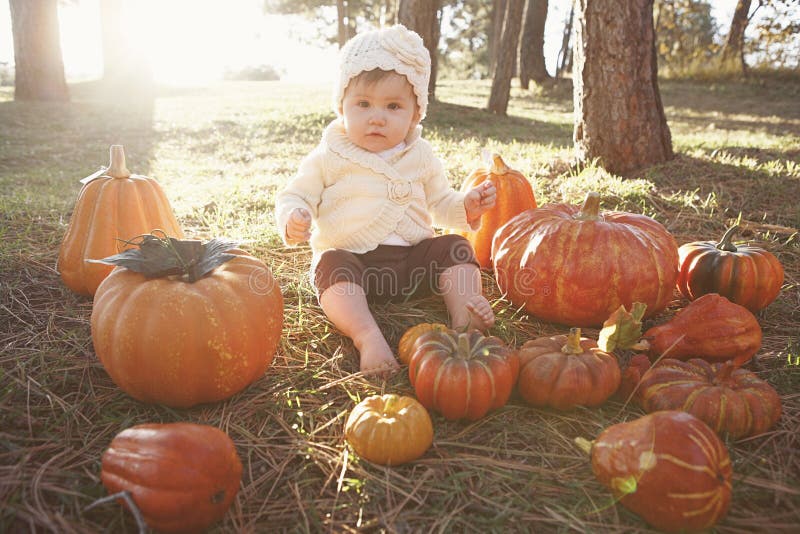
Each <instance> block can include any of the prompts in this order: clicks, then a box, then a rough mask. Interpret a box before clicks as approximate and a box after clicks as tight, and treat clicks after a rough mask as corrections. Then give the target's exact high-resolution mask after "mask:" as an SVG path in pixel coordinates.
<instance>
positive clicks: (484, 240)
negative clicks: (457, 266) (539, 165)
mask: <svg viewBox="0 0 800 534" xmlns="http://www.w3.org/2000/svg"><path fill="white" fill-rule="evenodd" d="M487 180H488V181H490V182H492V183H493V184H494V186H495V188H496V189H497V202H496V203H495V206H494V207H493V208H492V209H490V210H489V211H487V212H486V213H484V214H483V216H482V217H481V227H480V228H479V229H478V230H477V231H475V232H459V233H460V234H461V235H462V236H464V237H466V238H467V240H468V241H469V242H470V244H471V245H472V248H473V249H475V257H476V258H477V260H478V263H480V265H481V268H483V269H491V268H492V238H493V237H494V233H495V232H496V231H497V229H498V228H500V227H501V226H503V225H504V224H505V223H507V222H508V221H509V220H511V218H512V217H514V216H515V215H517V214H518V213H522V212H523V211H525V210H529V209H533V208H535V207H536V198H535V197H534V195H533V188H532V187H531V183H530V182H529V181H528V179H527V178H526V177H525V175H524V174H522V173H521V172H519V171H516V170H514V169H512V168H510V167H509V166H508V165H506V163H505V161H503V158H502V157H500V155H499V154H492V162H491V165H489V166H488V167H479V168H477V169H475V170H474V171H473V172H472V174H471V175H470V176H469V177H468V178H467V179H466V180H465V181H464V184H463V185H462V187H461V190H462V191H465V192H466V191H469V190H470V189H473V188H474V187H476V186H478V185H480V184H482V183H483V182H485V181H487Z"/></svg>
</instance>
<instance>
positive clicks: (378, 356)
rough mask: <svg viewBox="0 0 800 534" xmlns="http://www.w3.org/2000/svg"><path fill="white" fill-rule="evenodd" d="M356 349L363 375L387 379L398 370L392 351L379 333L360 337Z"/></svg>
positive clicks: (398, 366)
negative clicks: (379, 376)
mask: <svg viewBox="0 0 800 534" xmlns="http://www.w3.org/2000/svg"><path fill="white" fill-rule="evenodd" d="M356 348H357V349H358V352H359V354H360V358H361V372H362V373H364V374H365V375H382V376H383V377H388V375H390V374H392V373H394V372H395V371H397V370H398V369H400V365H399V364H398V363H397V359H395V357H394V354H392V349H391V348H390V347H389V344H388V343H387V342H386V339H385V338H384V337H383V334H381V333H380V332H376V333H373V334H368V335H366V336H364V337H362V338H361V339H359V342H358V343H357V345H356Z"/></svg>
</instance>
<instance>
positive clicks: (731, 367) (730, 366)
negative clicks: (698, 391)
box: [714, 360, 736, 385]
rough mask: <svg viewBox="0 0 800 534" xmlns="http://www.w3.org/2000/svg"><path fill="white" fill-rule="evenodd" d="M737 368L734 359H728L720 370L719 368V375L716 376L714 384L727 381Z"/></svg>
mask: <svg viewBox="0 0 800 534" xmlns="http://www.w3.org/2000/svg"><path fill="white" fill-rule="evenodd" d="M735 370H736V364H734V363H733V360H728V361H727V362H725V363H723V364H722V365H720V367H719V370H717V375H716V376H715V377H714V384H716V385H719V384H723V383H725V382H728V381H729V380H730V378H731V374H733V372H734V371H735Z"/></svg>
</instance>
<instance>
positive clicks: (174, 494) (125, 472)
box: [100, 423, 242, 532]
mask: <svg viewBox="0 0 800 534" xmlns="http://www.w3.org/2000/svg"><path fill="white" fill-rule="evenodd" d="M100 478H101V480H102V481H103V485H104V486H105V487H106V489H107V490H108V492H109V493H111V494H115V493H118V492H121V491H128V492H129V493H130V494H131V498H132V499H133V502H134V503H135V505H136V507H137V508H138V509H139V511H140V512H141V514H142V516H143V519H144V520H145V522H146V523H147V526H149V527H150V528H152V529H155V530H158V531H160V532H197V531H201V530H203V529H205V528H207V527H209V526H210V525H211V524H213V523H215V522H216V521H219V520H220V519H221V518H222V516H223V515H225V512H226V511H227V510H228V508H229V507H230V505H231V503H232V502H233V498H234V497H235V496H236V493H237V492H238V491H239V484H240V481H241V478H242V463H241V461H240V460H239V457H238V456H237V454H236V447H235V446H234V444H233V441H231V439H230V438H229V437H228V435H227V434H225V432H223V431H221V430H220V429H218V428H215V427H212V426H208V425H197V424H193V423H168V424H144V425H137V426H134V427H132V428H128V429H126V430H123V431H122V432H120V433H119V434H117V435H116V437H115V438H114V439H113V440H112V441H111V445H109V447H108V449H106V451H105V452H104V453H103V458H102V471H101V474H100Z"/></svg>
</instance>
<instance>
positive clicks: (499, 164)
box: [489, 154, 508, 174]
mask: <svg viewBox="0 0 800 534" xmlns="http://www.w3.org/2000/svg"><path fill="white" fill-rule="evenodd" d="M489 172H490V173H492V174H507V173H508V165H506V162H505V161H503V158H502V157H500V154H492V167H491V169H489Z"/></svg>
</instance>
